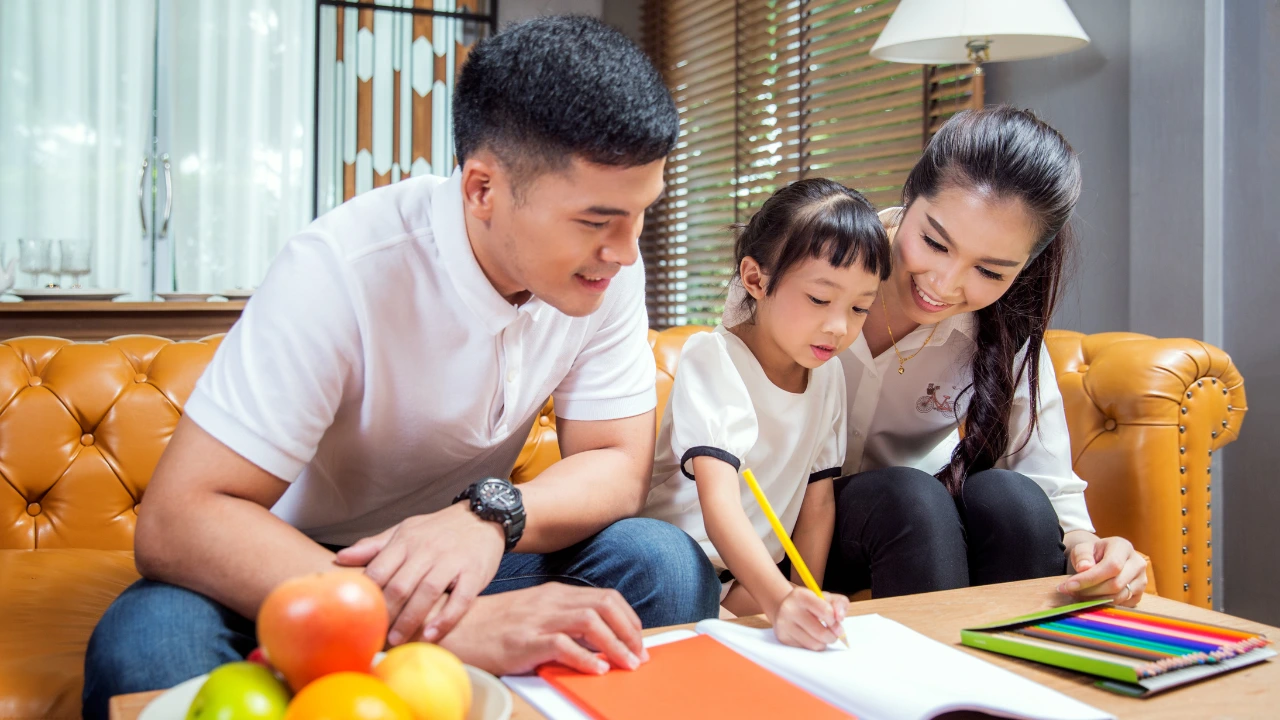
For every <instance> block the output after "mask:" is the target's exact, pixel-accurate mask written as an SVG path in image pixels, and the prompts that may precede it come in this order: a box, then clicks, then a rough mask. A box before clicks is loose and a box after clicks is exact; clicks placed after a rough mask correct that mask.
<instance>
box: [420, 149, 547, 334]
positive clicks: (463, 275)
mask: <svg viewBox="0 0 1280 720" xmlns="http://www.w3.org/2000/svg"><path fill="white" fill-rule="evenodd" d="M431 232H432V235H433V236H434V237H435V241H436V247H437V248H439V250H440V259H441V260H442V261H443V266H444V272H445V274H446V275H448V276H449V279H450V280H451V281H452V282H453V286H454V288H455V289H456V290H457V291H458V295H459V297H461V298H462V302H463V304H464V305H466V306H467V309H468V310H470V311H471V313H472V315H474V316H475V318H476V320H477V321H479V322H480V325H481V326H482V327H483V328H484V329H485V330H487V331H488V332H489V334H490V335H497V334H498V333H500V332H502V331H503V330H504V329H506V327H507V326H508V325H510V324H511V323H513V322H515V321H516V319H517V318H518V317H519V316H520V311H521V308H520V307H516V306H515V305H512V304H511V303H509V302H507V299H506V298H504V297H502V295H501V294H500V293H499V292H498V291H497V290H496V289H495V288H494V287H493V283H491V282H489V278H487V277H485V274H484V270H482V269H480V262H479V261H478V260H476V254H475V251H474V250H472V248H471V240H470V239H469V238H468V237H467V224H466V222H465V221H464V220H463V215H462V172H461V171H460V170H454V171H453V175H451V176H449V179H448V180H446V181H445V182H444V183H443V184H441V185H439V186H438V187H437V188H436V189H435V192H433V193H432V195H431ZM534 302H536V299H534V298H530V300H529V302H527V303H525V304H524V306H522V307H524V308H525V310H526V312H530V313H534V314H535V317H536V314H537V313H538V310H539V308H537V307H529V306H530V304H531V303H534ZM540 304H541V303H539V305H540Z"/></svg>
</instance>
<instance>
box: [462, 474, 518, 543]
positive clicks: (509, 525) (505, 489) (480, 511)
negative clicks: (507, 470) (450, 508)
mask: <svg viewBox="0 0 1280 720" xmlns="http://www.w3.org/2000/svg"><path fill="white" fill-rule="evenodd" d="M462 500H470V501H471V512H473V513H475V514H476V515H477V516H479V518H480V519H481V520H488V521H490V522H496V523H498V524H499V525H501V526H502V532H503V534H504V535H506V538H507V547H506V552H511V549H512V548H514V547H515V546H516V543H518V542H520V537H521V536H522V535H524V500H522V499H521V498H520V489H519V488H517V487H516V486H515V485H512V484H511V481H510V480H502V479H499V478H488V479H487V480H481V481H480V482H478V483H475V484H473V485H471V486H470V487H468V488H467V489H466V490H463V491H462V492H460V493H458V496H457V497H455V498H454V499H453V501H454V502H455V503H457V502H459V501H462Z"/></svg>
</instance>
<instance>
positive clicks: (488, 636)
mask: <svg viewBox="0 0 1280 720" xmlns="http://www.w3.org/2000/svg"><path fill="white" fill-rule="evenodd" d="M640 630H641V625H640V618H639V617H637V616H636V613H635V611H634V610H632V609H631V606H629V605H627V601H626V600H623V599H622V595H621V594H619V593H618V592H617V591H616V590H602V589H598V588H584V587H575V586H572V585H562V584H560V583H547V584H545V585H538V586H537V587H532V588H528V589H526V590H514V591H512V592H505V593H498V594H496V595H486V596H485V597H482V598H480V599H478V600H476V602H475V606H474V607H473V608H472V610H471V612H469V613H467V614H466V615H465V616H464V617H463V618H462V620H461V621H460V622H459V623H458V624H457V626H456V627H455V628H454V629H453V632H451V633H449V635H448V637H446V638H445V639H444V640H443V641H441V645H443V646H444V647H446V648H448V649H449V650H451V651H453V653H454V654H456V655H457V656H458V657H459V658H461V659H462V661H463V662H465V663H469V664H471V665H474V666H476V667H478V668H480V669H482V670H487V671H488V672H491V673H493V674H494V675H499V676H501V675H520V674H523V673H527V672H530V671H532V670H533V669H534V668H536V667H538V666H539V665H542V664H545V663H549V662H559V663H561V664H563V665H567V666H569V667H571V668H574V669H575V670H578V671H579V672H584V673H589V674H592V675H599V674H602V673H604V672H607V671H608V670H609V663H612V664H613V665H614V666H616V667H620V668H626V669H628V670H634V669H635V668H636V667H638V666H639V665H640V663H641V662H645V661H648V659H649V654H648V652H646V651H645V649H644V643H643V640H642V638H641V635H640ZM596 652H602V653H604V655H605V657H607V658H608V659H609V662H605V661H603V660H600V659H599V658H598V657H596V654H595V653H596Z"/></svg>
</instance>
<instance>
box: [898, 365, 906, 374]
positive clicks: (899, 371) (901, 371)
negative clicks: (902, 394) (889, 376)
mask: <svg viewBox="0 0 1280 720" xmlns="http://www.w3.org/2000/svg"><path fill="white" fill-rule="evenodd" d="M906 371H907V369H906V368H904V367H902V366H901V365H899V366H898V374H899V375H901V374H903V373H905V372H906Z"/></svg>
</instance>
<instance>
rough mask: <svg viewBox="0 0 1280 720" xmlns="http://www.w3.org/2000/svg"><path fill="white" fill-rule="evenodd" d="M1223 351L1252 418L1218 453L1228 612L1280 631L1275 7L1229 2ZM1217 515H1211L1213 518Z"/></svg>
mask: <svg viewBox="0 0 1280 720" xmlns="http://www.w3.org/2000/svg"><path fill="white" fill-rule="evenodd" d="M1225 24H1226V28H1225V31H1226V32H1225V36H1226V37H1225V40H1226V43H1225V47H1226V49H1227V50H1226V52H1227V61H1226V72H1225V80H1226V83H1225V86H1226V90H1225V95H1226V97H1225V101H1226V102H1225V104H1226V108H1227V112H1226V123H1225V127H1224V130H1225V132H1224V136H1225V145H1226V147H1225V163H1224V165H1225V168H1224V178H1225V187H1226V188H1227V192H1226V193H1224V196H1225V197H1224V201H1225V202H1224V210H1225V213H1224V221H1225V222H1224V225H1225V232H1224V237H1225V243H1224V253H1223V265H1224V268H1225V273H1224V279H1225V282H1224V283H1223V284H1224V289H1223V300H1224V303H1223V305H1224V307H1223V317H1224V320H1225V330H1224V345H1225V347H1226V349H1227V350H1228V351H1229V352H1230V353H1231V358H1232V360H1234V361H1235V364H1236V366H1237V367H1239V369H1240V373H1241V374H1242V375H1243V376H1244V379H1245V390H1246V391H1247V392H1248V398H1249V414H1248V416H1247V417H1246V418H1245V422H1244V426H1243V428H1242V429H1241V435H1240V439H1239V441H1237V442H1235V443H1234V444H1232V445H1231V446H1230V447H1229V448H1228V449H1227V450H1226V451H1225V453H1224V455H1225V457H1224V460H1223V463H1224V468H1225V470H1226V472H1227V480H1228V484H1227V487H1226V491H1225V493H1226V497H1225V499H1224V502H1225V510H1226V523H1225V525H1226V527H1225V528H1224V530H1225V532H1224V539H1223V544H1224V548H1225V554H1226V557H1225V558H1224V563H1225V567H1224V572H1225V574H1226V578H1227V580H1226V583H1227V584H1226V609H1227V611H1228V612H1231V613H1233V614H1236V615H1243V616H1244V617H1250V618H1257V619H1258V620H1262V621H1264V622H1268V623H1270V624H1272V625H1277V624H1280V556H1278V554H1277V552H1276V548H1277V547H1280V522H1277V521H1276V516H1277V510H1280V479H1278V478H1277V470H1278V469H1280V442H1277V437H1276V433H1277V429H1278V428H1280V362H1277V361H1280V320H1278V319H1277V317H1278V313H1277V312H1276V311H1277V305H1278V304H1280V290H1278V289H1277V288H1278V287H1280V285H1278V284H1277V278H1280V237H1278V236H1280V208H1278V207H1277V204H1276V200H1275V196H1276V193H1277V191H1280V3H1278V2H1275V1H1274V0H1273V1H1270V2H1262V1H1261V0H1228V2H1227V3H1226V23H1225ZM1216 514H1217V510H1216V509H1215V515H1216Z"/></svg>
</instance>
